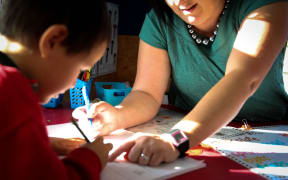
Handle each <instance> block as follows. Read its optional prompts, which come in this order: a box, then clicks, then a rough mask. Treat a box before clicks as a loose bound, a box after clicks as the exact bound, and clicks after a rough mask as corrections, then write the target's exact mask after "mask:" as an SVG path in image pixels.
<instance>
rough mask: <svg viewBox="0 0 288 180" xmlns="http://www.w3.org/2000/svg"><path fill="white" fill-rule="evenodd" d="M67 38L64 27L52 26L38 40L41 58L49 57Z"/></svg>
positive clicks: (66, 30)
mask: <svg viewBox="0 0 288 180" xmlns="http://www.w3.org/2000/svg"><path fill="white" fill-rule="evenodd" d="M67 36H68V29H67V27H66V26H65V25H52V26H50V27H49V28H48V29H46V31H45V32H44V33H43V34H42V36H41V38H40V40H39V51H40V55H41V57H42V58H45V57H47V56H49V54H50V53H51V52H52V51H53V50H55V47H57V46H59V45H60V44H61V43H62V42H63V41H64V40H65V39H66V37H67Z"/></svg>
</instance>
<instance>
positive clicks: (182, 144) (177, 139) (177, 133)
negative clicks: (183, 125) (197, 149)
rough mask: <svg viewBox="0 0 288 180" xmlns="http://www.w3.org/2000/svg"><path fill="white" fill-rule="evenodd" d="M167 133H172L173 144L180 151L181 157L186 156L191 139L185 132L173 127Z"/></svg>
mask: <svg viewBox="0 0 288 180" xmlns="http://www.w3.org/2000/svg"><path fill="white" fill-rule="evenodd" d="M167 134H168V135H170V137H171V140H172V143H173V145H174V146H175V148H176V149H177V150H178V151H179V152H180V155H179V158H183V157H185V156H186V154H185V152H186V151H187V150H188V149H189V139H188V138H187V136H186V135H185V134H184V132H182V131H181V130H179V129H172V130H171V131H169V132H168V133H167Z"/></svg>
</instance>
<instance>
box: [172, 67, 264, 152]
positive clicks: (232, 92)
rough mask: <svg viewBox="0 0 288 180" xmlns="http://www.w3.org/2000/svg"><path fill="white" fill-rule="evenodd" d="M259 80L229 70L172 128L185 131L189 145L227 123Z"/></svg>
mask: <svg viewBox="0 0 288 180" xmlns="http://www.w3.org/2000/svg"><path fill="white" fill-rule="evenodd" d="M259 84H260V82H259V81H258V82H256V81H254V82H253V80H251V77H250V78H249V77H248V75H246V76H245V75H244V74H243V72H231V73H229V74H228V75H226V76H224V77H223V78H222V79H221V80H220V81H219V82H218V83H217V84H216V85H215V86H214V87H213V88H212V89H210V91H208V93H207V94H206V95H205V96H204V97H203V98H202V99H201V100H200V101H199V103H198V104H197V105H196V106H195V108H194V109H193V110H192V111H191V112H190V113H189V114H187V115H186V116H185V117H184V118H183V120H181V121H180V122H179V123H178V124H176V125H175V127H174V128H178V129H181V130H183V131H184V132H185V133H187V135H188V137H189V139H190V146H192V147H193V146H195V145H197V144H198V143H200V142H201V141H203V140H204V139H206V138H207V137H209V136H211V135H213V134H214V133H215V132H216V131H217V130H218V129H219V128H221V127H222V126H224V125H226V124H227V123H229V122H230V121H231V120H232V119H233V118H234V117H235V116H236V115H237V114H238V112H239V111H240V109H241V108H242V106H243V104H244V103H245V102H246V100H247V99H248V98H249V97H250V96H251V95H252V94H253V93H254V92H255V90H256V89H257V87H258V85H259Z"/></svg>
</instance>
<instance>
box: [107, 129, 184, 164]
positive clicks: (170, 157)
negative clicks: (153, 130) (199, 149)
mask: <svg viewBox="0 0 288 180" xmlns="http://www.w3.org/2000/svg"><path fill="white" fill-rule="evenodd" d="M123 152H127V153H128V156H127V159H128V160H129V161H131V162H134V163H138V164H141V165H148V166H159V165H160V164H161V163H169V162H173V161H175V160H176V159H177V158H178V156H179V151H178V150H177V149H176V148H175V147H174V145H173V144H172V142H169V141H168V140H166V139H164V137H161V136H158V135H149V134H142V133H137V134H135V135H134V136H133V137H132V138H131V140H128V141H127V142H126V143H124V144H123V145H121V146H120V147H119V148H118V149H117V150H115V151H114V152H113V153H112V154H111V155H110V157H109V161H113V160H114V159H116V158H117V157H118V156H119V155H121V154H122V153H123Z"/></svg>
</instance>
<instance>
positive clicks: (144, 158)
mask: <svg viewBox="0 0 288 180" xmlns="http://www.w3.org/2000/svg"><path fill="white" fill-rule="evenodd" d="M140 157H141V158H142V159H143V160H145V161H147V162H148V161H149V160H150V157H149V156H146V155H145V154H144V153H141V154H140Z"/></svg>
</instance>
